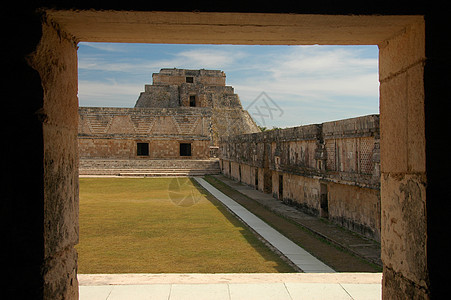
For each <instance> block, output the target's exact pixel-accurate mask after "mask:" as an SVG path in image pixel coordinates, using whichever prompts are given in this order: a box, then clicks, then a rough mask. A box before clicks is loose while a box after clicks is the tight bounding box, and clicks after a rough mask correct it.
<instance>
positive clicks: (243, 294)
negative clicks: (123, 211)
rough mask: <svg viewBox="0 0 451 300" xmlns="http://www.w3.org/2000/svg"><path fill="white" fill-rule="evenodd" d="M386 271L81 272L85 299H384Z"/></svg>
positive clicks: (80, 276) (81, 285)
mask: <svg viewBox="0 0 451 300" xmlns="http://www.w3.org/2000/svg"><path fill="white" fill-rule="evenodd" d="M381 278H382V275H381V274H380V273H327V274H318V273H289V274H287V273H278V274H109V275H107V274H94V275H79V276H78V279H79V283H80V299H82V300H94V299H95V300H101V299H102V300H103V299H105V300H106V299H108V300H114V299H134V300H135V299H136V300H137V299H166V300H168V299H169V300H174V299H196V300H202V299H233V300H235V299H258V300H264V299H271V300H278V299H334V300H337V299H368V300H371V299H381Z"/></svg>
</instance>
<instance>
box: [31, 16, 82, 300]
mask: <svg viewBox="0 0 451 300" xmlns="http://www.w3.org/2000/svg"><path fill="white" fill-rule="evenodd" d="M29 63H30V65H31V66H32V67H33V68H34V69H35V70H37V71H38V73H39V75H40V78H41V83H42V88H43V104H42V107H41V108H40V109H38V110H37V111H36V115H37V116H38V119H39V120H40V121H41V126H42V127H41V128H42V132H43V144H44V147H43V160H42V163H43V207H42V209H43V211H42V213H43V224H42V226H43V242H44V244H43V253H42V255H43V257H42V259H43V260H42V265H41V274H42V278H43V283H42V284H43V286H42V291H43V298H44V299H77V298H78V282H77V252H76V250H75V249H74V246H75V245H76V244H77V243H78V148H77V132H78V113H77V112H78V99H77V89H78V86H77V45H76V43H75V42H74V39H73V38H72V37H71V36H69V35H67V34H66V33H64V31H63V30H61V29H60V28H58V27H57V26H56V25H55V24H52V22H51V21H49V20H46V19H45V17H44V20H43V25H42V37H41V40H40V42H39V45H38V47H37V49H36V50H35V51H34V52H33V53H32V54H31V55H30V56H29Z"/></svg>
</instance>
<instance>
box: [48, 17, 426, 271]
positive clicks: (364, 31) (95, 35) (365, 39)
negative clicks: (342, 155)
mask: <svg viewBox="0 0 451 300" xmlns="http://www.w3.org/2000/svg"><path fill="white" fill-rule="evenodd" d="M77 13H79V12H69V18H68V19H66V20H64V18H61V19H59V18H58V15H56V16H55V24H59V23H61V24H64V23H66V24H64V25H65V26H63V28H64V29H65V30H67V32H68V33H70V34H72V35H73V37H75V38H76V39H78V40H86V41H89V40H95V39H100V40H101V39H102V34H100V33H101V32H102V30H106V29H105V28H108V30H109V26H96V25H98V24H96V23H95V22H98V23H99V24H100V23H101V22H100V21H99V20H100V19H101V18H94V19H95V20H96V21H94V24H93V25H94V26H84V27H78V28H77V27H76V26H73V24H71V23H77V21H74V20H80V19H81V18H80V17H79V16H78V15H76V14H77ZM94 13H95V12H94ZM119 15H120V14H119ZM199 15H200V14H199ZM63 17H64V16H63ZM290 17H291V16H290ZM293 17H296V16H293ZM318 17H319V18H322V16H318ZM346 17H347V16H346ZM349 17H350V18H353V17H354V16H349ZM355 17H356V18H359V17H360V16H355ZM116 18H117V19H116V20H118V19H119V17H118V16H116ZM329 18H330V19H333V18H334V17H333V16H332V17H329ZM363 18H365V17H363ZM369 18H373V17H372V16H370V17H369ZM374 18H378V17H377V16H374ZM395 18H396V20H391V22H392V23H393V24H396V22H397V20H401V19H402V18H403V17H396V16H395ZM126 19H127V18H124V19H123V20H122V22H123V23H125V22H126ZM168 19H169V18H168ZM176 19H177V18H176ZM193 19H194V18H193ZM81 20H83V19H81ZM111 20H114V18H111V19H110V21H111ZM177 20H178V19H177ZM414 21H415V20H414ZM179 22H180V21H179ZM210 22H213V21H211V20H210ZM241 22H243V21H241ZM385 22H388V21H385ZM409 22H410V21H408V20H407V21H405V22H404V23H402V22H401V23H400V25H399V26H392V27H390V26H388V27H387V29H385V30H382V31H379V33H378V34H379V35H378V34H376V33H375V34H373V35H372V34H371V32H378V31H377V30H374V27H377V23H372V25H368V24H369V23H366V22H362V21H357V22H356V23H354V25H352V26H354V29H353V27H352V26H350V27H346V28H347V29H346V33H351V34H350V35H349V34H346V35H344V36H343V35H342V36H339V35H335V41H338V42H340V43H350V44H362V43H366V44H378V43H381V42H383V41H386V40H388V39H390V38H393V36H399V33H400V32H405V30H404V29H405V28H406V26H407V25H408V24H409ZM412 22H413V21H412ZM116 23H117V24H119V25H120V23H121V22H116ZM207 23H208V22H207ZM338 23H339V22H337V24H338ZM388 23H389V24H388V25H390V22H388ZM130 24H132V23H130ZM130 24H129V26H130V27H128V28H129V31H127V30H122V32H126V33H127V36H121V34H120V32H121V31H120V30H118V31H116V32H115V33H113V34H111V31H110V34H109V35H108V34H106V35H103V39H104V40H115V41H127V39H128V40H130V39H131V40H137V41H141V42H142V41H147V42H155V40H157V41H160V42H161V41H166V42H174V38H172V39H171V35H165V34H164V30H163V36H164V37H163V38H162V37H160V38H154V37H153V36H152V34H148V35H146V32H144V31H143V33H142V35H141V37H140V34H138V35H135V36H134V37H133V36H129V35H128V33H129V32H132V31H131V29H130V28H133V25H130ZM134 24H135V26H138V24H140V23H138V22H135V23H134ZM199 24H200V25H199ZM293 24H294V23H293ZM303 24H304V23H303ZM327 24H328V25H330V21H329V22H327ZM355 24H357V25H355ZM380 24H384V22H380ZM406 24H407V25H406ZM178 25H180V27H181V28H187V29H186V30H190V32H191V28H190V26H187V25H186V24H178ZM197 25H199V26H205V28H210V27H208V25H203V24H202V23H198V24H197ZM158 26H161V27H165V26H166V27H170V26H171V24H170V23H168V25H163V26H162V25H161V24H159V25H158ZM298 26H299V25H291V27H290V25H288V26H287V27H288V30H285V29H284V28H283V26H281V28H282V29H283V30H284V33H287V34H288V35H283V37H282V36H279V37H278V39H277V41H275V42H274V43H327V42H329V43H330V41H329V40H328V39H327V38H326V37H325V36H324V35H323V36H321V34H319V35H318V34H316V35H304V36H305V37H303V36H302V35H299V30H298ZM88 27H89V29H88V30H87V31H88V32H87V33H86V32H83V31H86V28H88ZM229 27H230V28H235V27H237V26H235V27H233V26H229ZM239 27H240V28H241V27H244V26H239ZM263 27H264V26H263ZM300 27H302V26H300ZM323 27H324V26H323ZM355 27H357V29H359V30H360V31H359V30H358V31H357V33H356V31H355ZM79 28H81V29H79ZM83 28H85V29H83ZM100 28H103V29H100ZM149 28H150V30H151V29H152V27H151V26H149ZM224 28H225V29H224V31H225V32H226V31H227V30H229V31H230V30H231V31H233V30H232V29H230V28H228V27H227V26H224ZM311 28H321V25H318V24H316V25H312V26H310V27H309V30H311ZM340 28H341V29H343V28H342V27H340V26H336V27H334V28H333V29H331V27H330V26H327V30H325V29H324V30H325V31H327V32H329V31H332V32H333V31H334V30H338V31H340ZM348 28H350V29H348ZM108 30H107V31H108ZM112 30H114V28H113V29H112ZM234 30H237V29H234ZM240 30H241V29H240ZM290 30H291V31H290ZM403 30H404V31H403ZM409 30H410V29H409ZM319 31H320V32H321V30H319ZM135 32H140V31H139V30H136V31H135ZM155 32H156V31H155ZM172 32H173V31H172ZM192 32H194V33H193V34H194V37H191V36H190V37H189V38H186V36H183V38H181V36H182V35H183V33H182V31H181V33H178V34H175V35H174V36H175V37H176V38H175V39H177V38H178V39H179V40H183V41H189V42H200V41H205V39H208V37H204V38H203V39H201V38H200V36H197V37H198V40H196V33H195V31H192ZM199 32H200V33H204V34H205V33H207V32H208V31H207V29H204V30H203V31H202V30H200V31H199ZM250 32H251V33H250V35H249V36H248V35H246V34H243V35H242V36H241V37H237V38H235V36H237V35H234V39H231V38H230V37H229V39H227V38H225V39H222V40H221V39H219V38H218V37H215V38H213V40H216V42H218V43H220V42H222V43H226V42H229V43H233V42H235V43H240V42H247V43H249V41H251V43H265V41H266V42H268V41H270V39H269V38H266V37H265V35H266V34H265V33H254V32H253V31H252V30H251V31H250ZM258 32H264V30H263V31H258ZM268 32H271V31H268ZM274 32H276V33H277V30H275V31H274ZM290 32H291V35H293V32H294V33H296V34H297V37H296V36H295V37H292V38H291V39H289V38H288V37H290ZM309 32H311V31H309ZM381 32H382V33H381ZM419 32H420V31H419ZM420 33H421V32H420ZM409 34H410V33H409ZM332 35H333V33H332ZM144 36H146V37H144ZM287 36H288V37H287ZM307 36H314V38H313V41H311V40H308V38H307ZM99 37H100V38H99ZM263 37H265V38H266V39H264V38H263ZM346 37H348V38H346ZM303 39H307V41H306V40H303ZM398 47H399V45H398ZM396 48H397V46H396V44H395V46H393V47H392V48H390V49H389V50H390V53H393V52H395V51H396ZM404 52H406V51H404ZM404 52H403V53H402V54H405V53H404ZM393 56H394V55H393ZM412 56H414V55H412ZM404 57H406V55H404ZM386 60H387V61H388V62H391V61H390V58H386ZM392 60H393V59H392ZM399 73H400V72H393V73H391V74H399ZM403 87H405V86H403ZM393 90H396V91H399V92H400V90H397V88H396V87H395V88H393ZM404 90H405V91H407V90H408V89H407V88H404ZM400 93H401V92H400ZM399 98H401V97H395V96H393V95H387V96H386V99H385V102H384V104H387V103H388V102H390V101H387V99H388V100H393V103H397V104H398V105H400V106H401V107H403V105H404V104H400V101H401V100H399ZM417 102H418V101H417ZM386 112H387V111H386ZM397 115H398V114H397ZM385 116H386V119H385V120H384V122H385V126H387V128H389V126H390V125H391V126H393V124H394V123H396V122H395V121H394V120H395V119H402V118H395V117H393V115H390V114H388V112H387V114H386V115H385ZM399 122H400V123H401V125H403V126H404V125H405V127H406V128H407V129H410V127H408V126H407V125H406V124H407V121H399ZM58 125H59V124H58ZM423 125H424V124H423ZM403 126H393V129H394V130H393V132H394V133H392V132H391V131H387V135H386V136H384V138H383V140H384V141H392V140H395V139H396V140H400V141H399V142H398V143H393V145H398V144H399V145H401V144H402V145H405V144H406V142H405V141H404V140H403V139H399V136H398V135H397V134H396V133H397V131H396V130H398V131H401V130H403V129H406V128H405V127H403ZM399 128H401V129H399ZM404 131H406V132H407V130H404ZM418 136H420V137H423V136H424V134H423V135H421V134H419V135H418ZM57 142H58V141H56V142H55V144H56V143H57ZM46 143H48V144H49V145H50V146H51V145H52V144H51V143H50V142H48V141H46ZM386 144H387V142H386ZM392 147H394V146H392ZM399 152H401V151H399ZM392 153H396V154H393V155H391V156H387V160H388V159H389V158H392V159H395V158H398V157H399V156H401V154H398V153H397V151H393V152H392ZM384 159H386V158H384ZM395 165H396V164H395ZM388 171H390V170H388ZM388 171H386V172H388ZM387 176H388V175H387ZM388 179H391V178H388ZM386 184H387V183H386ZM385 196H386V200H387V201H389V200H390V198H389V197H388V196H387V195H385ZM54 198H57V197H54ZM58 199H59V198H58ZM395 208H396V207H395ZM383 209H384V208H383ZM52 230H56V229H53V228H50V229H49V231H52ZM50 233H52V232H50ZM387 238H390V237H387ZM395 259H396V258H394V259H393V260H395ZM391 262H392V261H391V260H389V263H391ZM389 271H390V270H389ZM401 275H403V274H401Z"/></svg>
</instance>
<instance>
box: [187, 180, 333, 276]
mask: <svg viewBox="0 0 451 300" xmlns="http://www.w3.org/2000/svg"><path fill="white" fill-rule="evenodd" d="M193 178H194V179H195V180H196V181H197V182H198V183H199V184H200V185H202V187H204V188H205V189H206V190H207V191H208V192H210V194H212V195H213V196H214V197H215V198H216V199H218V200H219V201H221V202H222V203H223V204H224V205H225V206H226V207H227V208H228V209H230V210H231V211H232V212H233V213H234V214H235V215H236V216H237V217H238V218H240V219H241V220H242V221H243V222H244V223H246V224H247V225H248V226H249V227H251V228H252V229H253V230H254V231H255V232H257V233H258V234H259V235H260V236H261V237H262V238H264V239H265V240H266V241H267V242H268V243H270V244H271V245H272V246H273V247H275V248H276V249H277V250H279V251H280V252H281V253H282V254H283V255H284V256H285V257H287V258H288V259H289V260H290V261H291V262H292V263H293V264H295V265H296V266H297V267H299V268H300V269H301V270H302V271H304V272H305V273H333V272H335V271H334V270H333V269H332V268H331V267H329V266H327V265H326V264H325V263H323V262H321V261H320V260H318V259H317V258H316V257H314V256H313V255H311V254H310V253H308V252H307V251H305V250H304V249H303V248H301V247H299V246H298V245H297V244H295V243H294V242H292V241H291V240H289V239H288V238H286V237H285V236H284V235H282V234H281V233H279V232H278V231H277V230H275V229H274V228H272V227H271V226H269V225H268V224H267V223H265V222H264V221H262V220H261V219H260V218H258V217H257V216H255V215H254V214H253V213H251V212H249V211H248V210H247V209H246V208H244V207H243V206H241V205H240V204H238V203H237V202H235V201H234V200H232V199H231V198H230V197H228V196H227V195H225V194H224V193H222V192H220V191H219V190H218V189H216V188H215V187H213V186H212V185H211V184H209V183H208V182H207V181H205V180H204V179H203V178H200V177H193Z"/></svg>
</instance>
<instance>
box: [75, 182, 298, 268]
mask: <svg viewBox="0 0 451 300" xmlns="http://www.w3.org/2000/svg"><path fill="white" fill-rule="evenodd" d="M79 221H80V242H79V245H77V247H76V248H77V251H78V253H79V262H78V272H79V273H80V274H89V273H242V272H246V273H254V272H293V269H292V268H291V267H290V266H288V265H287V264H286V263H285V262H284V261H282V260H281V259H280V258H279V257H278V256H277V255H276V254H274V253H273V252H271V251H270V250H269V249H268V248H267V247H266V246H265V245H264V244H263V243H262V242H261V241H260V240H258V239H257V238H256V237H255V236H254V234H252V232H250V231H249V230H248V229H247V228H246V227H245V226H244V225H243V224H242V223H240V222H239V221H238V220H236V219H235V218H234V217H233V216H232V215H231V214H230V213H229V212H228V211H227V210H226V209H225V208H224V207H223V206H222V205H221V204H220V203H219V202H218V201H217V200H216V199H214V198H213V197H212V196H211V195H210V194H208V193H207V192H206V191H205V190H203V189H202V188H200V187H199V186H198V185H197V183H195V182H193V181H192V180H190V179H189V178H80V219H79Z"/></svg>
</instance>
